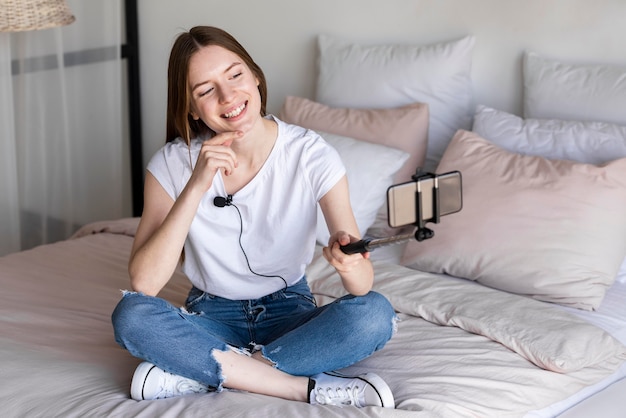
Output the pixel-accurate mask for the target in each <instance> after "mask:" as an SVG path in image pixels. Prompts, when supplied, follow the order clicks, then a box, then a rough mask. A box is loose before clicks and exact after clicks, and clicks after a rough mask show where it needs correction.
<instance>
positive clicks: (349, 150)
mask: <svg viewBox="0 0 626 418" xmlns="http://www.w3.org/2000/svg"><path fill="white" fill-rule="evenodd" d="M318 133H319V134H320V135H321V136H322V138H324V139H325V140H326V142H328V143H329V144H330V145H332V146H333V147H334V148H335V149H336V150H337V152H338V153H339V156H340V157H341V160H342V161H343V164H344V165H345V167H346V177H347V178H348V185H349V188H350V203H351V205H352V211H353V212H354V217H355V218H356V223H357V225H358V227H359V231H360V233H361V235H364V234H365V231H367V228H369V227H370V225H372V223H373V222H374V220H375V219H376V213H377V212H378V209H379V208H380V207H381V206H382V205H383V203H384V202H385V198H386V191H387V188H388V187H389V186H391V184H392V183H393V178H394V176H395V174H396V173H397V172H398V170H400V168H401V167H402V166H403V165H404V163H405V161H406V160H407V159H408V158H409V154H407V153H406V152H404V151H402V150H398V149H395V148H390V147H386V146H384V145H379V144H372V143H369V142H365V141H358V140H356V139H353V138H349V137H344V136H339V135H334V134H329V133H326V132H318ZM329 237H330V234H329V233H328V227H327V226H326V221H325V220H324V215H323V214H322V210H321V209H320V208H319V205H318V209H317V242H318V243H319V244H321V245H328V238H329Z"/></svg>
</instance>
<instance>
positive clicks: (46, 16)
mask: <svg viewBox="0 0 626 418" xmlns="http://www.w3.org/2000/svg"><path fill="white" fill-rule="evenodd" d="M74 20H76V18H75V17H74V15H72V12H71V11H70V8H69V7H68V5H67V4H66V3H65V0H0V31H1V32H19V31H27V30H37V29H48V28H53V27H56V26H63V25H69V24H70V23H72V22H73V21H74Z"/></svg>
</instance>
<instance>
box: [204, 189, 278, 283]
mask: <svg viewBox="0 0 626 418" xmlns="http://www.w3.org/2000/svg"><path fill="white" fill-rule="evenodd" d="M213 204H214V205H215V206H217V207H219V208H223V207H224V206H232V207H234V208H235V209H236V210H237V215H239V239H238V241H239V248H241V252H242V253H243V256H244V258H245V259H246V264H247V265H248V270H250V272H252V274H255V275H257V276H260V277H266V278H269V279H271V278H278V279H281V280H282V281H283V283H284V284H285V289H287V287H288V286H287V281H286V280H285V278H284V277H283V276H274V275H268V274H261V273H257V272H256V271H254V270H252V267H251V266H250V260H248V255H247V254H246V251H245V250H244V249H243V244H242V243H241V237H242V236H243V217H242V216H241V211H240V210H239V208H238V207H237V205H235V204H234V203H233V195H231V194H229V195H228V197H226V198H224V197H222V196H216V197H215V199H213Z"/></svg>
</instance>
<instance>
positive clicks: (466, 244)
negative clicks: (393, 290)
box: [402, 130, 626, 310]
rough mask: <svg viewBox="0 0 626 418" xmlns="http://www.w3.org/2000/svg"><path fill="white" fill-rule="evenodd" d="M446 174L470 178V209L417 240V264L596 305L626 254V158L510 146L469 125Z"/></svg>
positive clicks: (410, 261) (452, 150) (542, 296)
mask: <svg viewBox="0 0 626 418" xmlns="http://www.w3.org/2000/svg"><path fill="white" fill-rule="evenodd" d="M437 170H438V171H439V172H446V171H451V170H459V171H461V173H462V175H463V210H461V212H459V213H456V214H453V215H449V216H447V217H446V218H444V219H442V221H441V223H440V224H436V225H433V227H432V229H433V230H434V231H435V236H434V237H433V238H432V239H430V240H428V241H424V242H421V243H420V242H417V241H412V242H409V243H408V244H407V246H406V248H405V253H404V254H403V259H402V262H403V263H404V264H405V265H408V266H409V267H411V268H415V269H418V270H424V271H429V272H436V273H447V274H450V275H452V276H457V277H462V278H466V279H470V280H475V281H478V282H479V283H481V284H484V285H486V286H490V287H493V288H497V289H500V290H504V291H507V292H511V293H517V294H521V295H526V296H529V297H532V298H535V299H539V300H543V301H548V302H553V303H558V304H561V305H566V306H571V307H575V308H579V309H585V310H592V309H596V308H597V307H598V306H599V305H600V302H601V301H602V298H603V297H604V293H605V291H606V289H607V288H608V287H609V286H610V285H611V284H612V282H613V281H614V279H615V276H616V274H617V271H618V269H619V266H620V263H621V262H622V260H623V259H624V256H625V255H626V241H625V240H624V239H623V237H624V236H626V217H625V216H624V207H626V158H622V159H619V160H616V161H613V162H610V163H608V164H606V165H605V166H594V165H591V164H582V163H576V162H573V161H567V160H548V159H545V158H542V157H536V156H525V155H520V154H516V153H511V152H509V151H506V150H504V149H502V148H500V147H498V146H496V145H494V144H491V143H489V142H488V141H487V140H485V139H483V138H481V137H480V136H478V135H476V134H475V133H472V132H467V131H462V130H461V131H459V132H458V133H457V134H456V135H455V137H454V138H453V140H452V141H451V143H450V145H449V146H448V149H447V150H446V153H445V154H444V156H443V159H442V161H441V164H440V165H439V167H438V169H437Z"/></svg>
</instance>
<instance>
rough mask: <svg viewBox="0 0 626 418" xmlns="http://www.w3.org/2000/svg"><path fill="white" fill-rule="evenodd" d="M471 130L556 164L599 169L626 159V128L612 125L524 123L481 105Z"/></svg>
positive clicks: (549, 122) (507, 148)
mask: <svg viewBox="0 0 626 418" xmlns="http://www.w3.org/2000/svg"><path fill="white" fill-rule="evenodd" d="M472 130H473V131H474V132H476V133H477V134H478V135H480V136H481V137H483V138H485V139H487V140H489V141H490V142H492V143H494V144H496V145H498V146H500V147H502V148H504V149H506V150H508V151H511V152H516V153H520V154H525V155H535V156H539V157H544V158H549V159H553V160H572V161H577V162H580V163H587V164H595V165H599V164H604V163H607V162H609V161H612V160H616V159H618V158H623V157H626V126H620V125H615V124H611V123H605V122H582V121H564V120H558V119H522V118H520V117H519V116H516V115H512V114H510V113H507V112H504V111H501V110H496V109H492V108H490V107H487V106H483V105H478V106H477V107H476V114H475V115H474V127H473V128H472Z"/></svg>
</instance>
